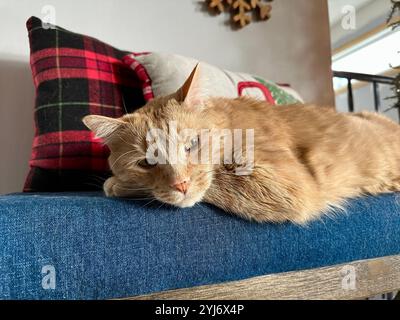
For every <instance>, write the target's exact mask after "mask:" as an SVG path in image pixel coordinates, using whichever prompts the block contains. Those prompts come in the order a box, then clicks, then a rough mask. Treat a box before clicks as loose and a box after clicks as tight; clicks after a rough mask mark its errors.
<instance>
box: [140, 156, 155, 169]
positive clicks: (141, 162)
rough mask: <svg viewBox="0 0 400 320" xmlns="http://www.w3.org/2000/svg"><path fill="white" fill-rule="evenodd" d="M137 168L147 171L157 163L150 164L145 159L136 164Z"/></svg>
mask: <svg viewBox="0 0 400 320" xmlns="http://www.w3.org/2000/svg"><path fill="white" fill-rule="evenodd" d="M138 165H139V167H142V168H145V169H148V168H153V167H155V166H156V165H157V163H150V162H149V161H147V159H146V158H144V159H143V160H140V161H139V162H138Z"/></svg>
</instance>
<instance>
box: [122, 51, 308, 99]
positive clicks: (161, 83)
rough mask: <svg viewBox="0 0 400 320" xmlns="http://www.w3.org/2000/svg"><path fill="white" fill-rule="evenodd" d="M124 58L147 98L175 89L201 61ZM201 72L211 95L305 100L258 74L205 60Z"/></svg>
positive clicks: (166, 57) (160, 56)
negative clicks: (234, 70)
mask: <svg viewBox="0 0 400 320" xmlns="http://www.w3.org/2000/svg"><path fill="white" fill-rule="evenodd" d="M123 60H124V62H125V63H126V64H128V65H129V66H130V67H131V68H132V69H133V70H134V71H135V72H136V74H137V76H138V78H139V79H140V80H141V82H142V87H143V94H144V98H145V100H146V101H148V100H151V99H152V98H154V97H158V96H165V95H168V94H171V93H173V92H175V91H176V90H177V88H180V87H181V85H182V84H183V83H184V82H185V80H186V79H187V78H188V77H189V75H190V73H191V71H192V70H193V68H194V67H195V66H196V64H197V63H198V62H199V61H198V60H195V59H192V58H186V57H183V56H179V55H175V54H167V53H158V52H153V53H142V54H134V53H132V54H129V55H127V56H125V57H124V59H123ZM201 75H202V79H203V81H204V82H203V85H204V86H205V91H206V94H207V95H208V96H215V97H228V98H236V97H239V96H243V95H247V96H251V97H254V98H257V99H261V100H265V101H267V102H269V103H270V104H276V105H282V104H294V103H301V102H303V99H302V98H301V96H300V95H299V94H298V93H297V92H296V91H295V90H293V89H291V88H290V87H289V86H286V85H285V86H284V85H278V84H276V83H273V82H271V81H268V80H264V79H262V78H261V77H258V76H253V75H250V74H246V73H237V72H231V71H226V70H222V69H220V68H217V67H215V66H212V65H210V64H208V63H205V62H201Z"/></svg>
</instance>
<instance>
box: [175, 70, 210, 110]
mask: <svg viewBox="0 0 400 320" xmlns="http://www.w3.org/2000/svg"><path fill="white" fill-rule="evenodd" d="M202 89H203V88H202V84H201V66H200V64H199V63H198V64H197V65H196V66H195V67H194V69H193V71H192V72H191V73H190V75H189V77H188V78H187V79H186V81H185V83H184V84H183V85H182V87H180V88H179V89H178V91H177V92H176V94H175V98H176V99H177V100H178V101H179V102H185V103H186V104H187V105H189V106H198V105H201V104H202V102H203V97H204V92H203V90H202Z"/></svg>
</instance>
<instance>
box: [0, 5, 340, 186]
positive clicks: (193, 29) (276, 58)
mask: <svg viewBox="0 0 400 320" xmlns="http://www.w3.org/2000/svg"><path fill="white" fill-rule="evenodd" d="M202 3H203V1H200V0H168V1H166V0H153V1H142V0H85V1H81V0H69V1H63V0H43V1H42V0H18V1H15V0H0V12H1V13H2V19H1V21H0V145H1V149H0V150H1V160H0V161H1V162H0V193H5V192H12V191H19V190H20V189H21V187H22V184H23V181H24V178H25V175H26V173H27V170H28V165H27V163H28V159H29V154H30V148H31V144H32V137H33V121H32V118H33V104H34V92H33V86H32V83H31V78H30V71H29V67H28V60H29V56H28V52H29V47H28V39H27V33H26V30H25V22H26V20H27V18H28V17H29V16H31V15H36V16H39V17H43V14H42V13H41V10H42V7H43V6H44V5H53V6H54V7H55V9H56V23H57V24H58V25H60V26H63V27H65V28H67V29H70V30H72V31H76V32H80V33H85V34H88V35H92V36H94V37H97V38H99V39H101V40H103V41H106V42H108V43H110V44H112V45H114V46H116V47H119V48H121V49H126V50H132V51H165V52H171V53H179V54H182V55H187V56H192V57H196V58H198V59H200V60H203V61H207V62H210V63H212V64H216V65H218V66H220V67H223V68H226V69H230V70H232V71H242V72H250V73H255V74H259V75H261V76H263V77H265V78H268V79H271V80H274V81H279V82H286V83H291V84H292V86H293V87H295V88H296V89H297V90H298V91H299V92H300V93H301V94H302V95H303V96H304V98H305V99H306V100H307V101H309V102H318V103H320V104H333V93H332V85H331V75H330V42H329V24H328V10H327V4H326V1H324V0H296V1H293V0H279V1H276V2H274V3H273V17H272V19H271V20H270V21H269V22H261V23H254V24H251V25H250V26H248V27H246V28H245V29H243V30H238V31H233V30H232V29H231V28H230V27H229V26H228V25H227V24H226V20H227V19H228V16H227V15H221V16H217V17H213V16H210V15H209V14H208V12H206V11H204V10H203V5H202Z"/></svg>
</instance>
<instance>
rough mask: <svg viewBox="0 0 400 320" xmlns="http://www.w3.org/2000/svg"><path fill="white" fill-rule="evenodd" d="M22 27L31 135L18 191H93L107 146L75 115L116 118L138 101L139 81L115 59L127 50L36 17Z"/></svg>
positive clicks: (141, 100)
mask: <svg viewBox="0 0 400 320" xmlns="http://www.w3.org/2000/svg"><path fill="white" fill-rule="evenodd" d="M27 28H28V32H29V40H30V47H31V68H32V74H33V80H34V83H35V87H36V103H35V127H36V133H35V138H34V141H33V151H32V157H31V160H30V166H31V170H30V173H29V175H28V177H27V180H26V182H25V187H24V191H68V190H91V189H99V188H101V186H102V181H103V180H104V179H105V178H106V177H107V176H108V175H109V168H108V164H107V157H108V154H109V150H108V149H107V147H106V146H104V145H103V144H102V143H101V141H99V140H97V139H95V138H94V136H93V135H92V133H91V132H90V131H89V130H88V129H87V128H86V127H85V126H84V124H83V123H82V121H81V119H82V118H83V117H84V116H85V115H88V114H100V115H104V116H109V117H120V116H122V115H123V114H124V113H125V112H131V111H133V110H134V109H136V108H138V107H140V106H142V105H144V103H145V101H144V98H143V94H142V86H141V81H139V79H138V78H137V76H136V74H135V72H133V71H132V70H131V69H130V68H129V67H128V66H126V65H125V64H124V63H123V62H122V60H121V59H122V58H123V57H124V56H125V55H126V54H127V52H124V51H120V50H118V49H116V48H113V47H112V46H110V45H107V44H105V43H103V42H101V41H99V40H96V39H94V38H91V37H88V36H84V35H80V34H76V33H72V32H70V31H67V30H65V29H62V28H60V27H57V26H51V27H49V26H48V25H46V24H42V21H41V20H40V19H38V18H36V17H31V18H30V19H29V20H28V22H27Z"/></svg>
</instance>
